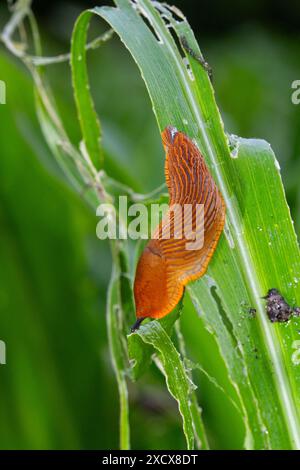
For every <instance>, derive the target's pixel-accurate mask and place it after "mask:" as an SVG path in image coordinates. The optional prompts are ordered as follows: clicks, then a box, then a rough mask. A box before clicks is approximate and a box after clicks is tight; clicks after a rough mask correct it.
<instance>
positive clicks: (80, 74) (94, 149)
mask: <svg viewBox="0 0 300 470" xmlns="http://www.w3.org/2000/svg"><path fill="white" fill-rule="evenodd" d="M91 15H92V14H91V13H83V14H82V15H81V16H79V18H78V20H77V22H76V24H75V27H74V31H73V36H72V47H71V68H72V79H73V87H74V96H75V101H76V107H77V112H78V117H79V122H80V126H81V131H82V136H83V141H84V144H85V147H86V150H87V153H88V156H89V158H90V160H91V162H92V163H93V165H94V167H95V168H96V169H97V170H100V169H101V168H102V166H103V150H102V146H101V127H100V121H99V119H98V116H97V113H96V111H95V109H94V103H93V100H92V98H91V94H90V89H89V81H88V72H87V64H86V53H87V51H86V40H87V32H88V27H89V23H90V16H91Z"/></svg>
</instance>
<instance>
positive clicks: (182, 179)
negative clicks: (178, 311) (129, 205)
mask: <svg viewBox="0 0 300 470" xmlns="http://www.w3.org/2000/svg"><path fill="white" fill-rule="evenodd" d="M162 141H163V145H164V148H165V151H166V163H165V176H166V183H167V186H168V191H169V196H170V202H169V211H168V213H167V214H166V215H165V216H164V217H163V219H162V221H161V223H160V224H159V225H158V227H157V228H156V230H155V232H154V233H153V234H152V238H151V239H150V240H149V242H148V244H147V245H146V247H145V249H144V251H143V253H142V255H141V257H140V259H139V262H138V265H137V269H136V276H135V282H134V297H135V305H136V317H137V322H136V323H135V325H134V326H133V327H132V331H134V330H135V329H137V328H138V327H139V326H140V324H141V322H142V321H143V320H144V319H145V318H147V317H150V318H156V319H158V318H162V317H164V316H165V315H167V314H168V313H170V312H171V311H172V310H173V309H174V307H175V306H176V305H177V303H178V302H179V300H180V299H181V297H182V295H183V291H184V286H185V285H186V284H187V283H188V282H189V281H192V280H195V279H198V278H199V277H201V276H203V274H204V273H205V271H206V269H207V266H208V264H209V261H210V259H211V257H212V256H213V253H214V251H215V249H216V246H217V243H218V240H219V238H220V235H221V232H222V230H223V227H224V223H225V203H224V201H223V198H222V195H221V193H220V191H219V190H218V188H217V186H216V184H215V182H214V180H213V178H212V176H211V174H210V172H209V170H208V168H207V166H206V164H205V161H204V158H203V156H202V155H201V153H200V151H199V149H198V148H197V146H196V145H195V144H194V143H193V142H192V140H191V139H189V138H188V137H187V136H186V135H185V134H184V133H183V132H179V131H177V129H176V128H174V127H171V126H168V127H167V128H166V129H165V130H164V131H163V132H162ZM174 204H175V205H179V207H183V206H184V205H185V204H189V205H190V206H189V207H190V208H191V212H190V214H189V215H190V216H189V217H188V216H187V221H184V223H185V231H184V233H183V234H182V236H181V238H178V237H177V236H176V237H175V234H176V233H177V232H176V231H177V229H178V224H179V222H181V221H180V220H179V222H178V217H177V218H176V217H175V216H174V213H173V212H172V213H170V211H171V207H172V206H173V205H174ZM197 204H202V205H203V206H202V207H203V214H204V215H203V216H204V218H203V223H202V224H201V228H199V227H197V226H196V206H197ZM201 230H202V232H203V233H202V235H203V244H202V246H201V247H199V248H198V247H196V248H195V249H190V248H189V249H187V243H189V241H190V240H191V239H193V236H194V237H195V236H196V234H198V235H201V233H200V234H199V233H198V232H200V231H201ZM168 231H169V234H170V237H169V238H166V237H165V236H164V234H165V233H167V232H168Z"/></svg>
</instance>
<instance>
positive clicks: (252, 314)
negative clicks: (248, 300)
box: [248, 307, 256, 318]
mask: <svg viewBox="0 0 300 470" xmlns="http://www.w3.org/2000/svg"><path fill="white" fill-rule="evenodd" d="M248 312H249V316H250V318H254V317H255V316H256V308H254V307H250V308H249V310H248Z"/></svg>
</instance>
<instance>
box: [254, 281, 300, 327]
mask: <svg viewBox="0 0 300 470" xmlns="http://www.w3.org/2000/svg"><path fill="white" fill-rule="evenodd" d="M263 299H266V300H267V303H266V312H267V315H268V317H269V319H270V321H271V322H272V323H276V322H281V323H283V322H287V321H288V320H289V319H290V318H291V316H293V315H295V316H300V307H295V308H293V307H291V306H290V305H289V304H288V303H287V302H286V300H285V299H284V297H283V296H282V295H281V294H280V292H279V291H278V290H277V289H274V288H273V289H270V290H269V291H268V293H267V295H266V296H265V297H263Z"/></svg>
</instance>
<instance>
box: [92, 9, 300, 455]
mask: <svg viewBox="0 0 300 470" xmlns="http://www.w3.org/2000/svg"><path fill="white" fill-rule="evenodd" d="M115 3H116V5H117V7H116V8H111V7H103V8H95V9H94V12H95V13H96V14H98V15H99V16H101V17H102V18H104V19H105V20H106V21H107V22H108V23H109V24H110V25H111V27H112V28H113V29H115V31H116V32H117V34H118V35H119V36H120V38H121V40H122V41H123V42H124V44H125V46H126V47H127V48H128V49H129V51H130V53H131V54H132V56H133V58H134V59H135V61H136V63H137V65H138V67H139V68H140V70H141V74H142V77H143V79H144V81H145V84H146V86H147V89H148V92H149V95H150V98H151V101H152V105H153V109H154V112H155V115H156V118H157V121H158V125H159V128H160V130H162V129H163V128H164V127H166V126H167V125H170V124H171V125H173V126H175V127H177V128H178V129H179V130H182V131H184V132H186V134H188V135H189V136H190V137H192V138H194V139H195V140H196V142H197V144H198V146H199V148H200V150H201V152H202V153H203V155H204V157H205V159H206V162H207V164H208V165H209V167H210V170H211V172H212V174H213V176H214V178H215V180H216V182H217V184H218V186H219V188H220V190H221V192H222V194H223V197H224V199H225V202H226V206H227V224H226V228H225V231H224V234H223V236H222V238H221V241H220V243H219V246H218V248H217V251H216V254H215V256H214V258H213V260H212V262H211V264H210V266H209V269H208V272H207V275H206V276H205V277H204V278H203V279H202V280H200V281H197V282H195V283H194V284H192V285H191V286H190V287H189V288H188V292H189V295H191V297H192V299H193V302H194V305H195V306H196V308H197V310H198V311H199V313H200V314H201V315H202V317H203V321H205V322H206V325H207V327H208V328H210V331H212V332H213V333H214V334H215V335H216V337H217V339H218V344H219V347H220V350H221V352H222V356H223V358H224V361H225V363H226V366H227V368H228V373H229V376H230V379H231V380H232V383H233V385H234V386H235V388H236V390H237V393H238V396H239V398H240V405H241V409H242V412H243V416H244V422H245V429H246V435H245V446H246V447H247V448H272V449H277V448H284V449H285V448H286V449H288V448H300V416H299V410H300V407H299V380H300V370H299V368H297V367H296V366H295V365H294V364H293V360H292V358H293V357H294V356H293V354H294V352H295V338H297V334H298V333H297V331H298V328H299V321H297V320H293V321H290V322H289V323H288V324H284V325H274V324H271V323H270V322H269V321H268V319H267V317H266V313H265V310H264V304H263V301H262V300H261V296H263V295H264V294H266V292H267V290H268V289H269V288H272V287H276V288H278V289H279V290H280V291H281V292H282V294H284V295H285V296H286V298H287V300H288V301H289V302H290V303H298V304H299V303H300V283H299V282H298V281H299V278H300V276H299V271H300V256H299V248H298V245H297V240H296V236H295V233H294V230H293V226H292V223H291V220H290V214H289V210H288V207H287V204H286V201H285V197H284V193H283V189H282V183H281V180H280V175H279V173H278V168H277V164H276V160H275V158H274V155H273V153H272V151H271V149H270V147H269V146H268V144H266V143H264V142H261V141H245V140H240V139H237V140H236V142H235V143H234V147H235V148H232V143H231V144H230V142H229V139H228V137H227V136H226V134H225V132H224V128H223V123H222V120H221V118H220V115H219V111H218V108H217V106H216V103H215V99H214V93H213V88H212V85H211V82H210V80H209V77H208V74H207V72H206V70H204V68H203V65H202V64H200V63H199V60H198V59H200V58H201V53H200V50H199V47H198V45H197V43H196V41H195V38H194V35H193V33H192V31H191V29H190V27H189V25H188V23H187V22H186V20H185V19H184V17H182V16H181V15H180V13H179V12H178V11H176V12H174V11H172V10H171V9H169V8H168V7H167V6H165V5H162V4H159V3H158V2H150V1H149V0H137V1H136V2H130V1H129V0H116V2H115ZM174 16H176V18H174ZM144 18H146V19H147V24H149V23H150V24H151V26H152V30H151V29H150V28H149V27H148V25H147V24H146V23H145V22H144V20H143V19H144ZM170 28H173V32H174V34H176V35H177V37H178V38H179V39H180V40H181V42H185V43H187V44H188V45H189V48H190V50H192V51H193V54H192V55H191V54H190V53H189V51H185V54H186V59H187V60H188V66H187V64H186V61H184V60H183V59H182V53H183V51H180V50H179V49H178V47H177V44H176V42H175V41H174V38H173V36H172V34H171V33H170ZM153 31H154V32H155V34H154V33H153ZM237 147H238V148H237ZM249 308H255V309H256V311H257V315H256V317H255V318H251V316H250V315H248V309H249ZM149 328H151V326H150V325H149ZM256 351H258V354H256ZM256 356H257V357H258V359H257V358H256Z"/></svg>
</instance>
